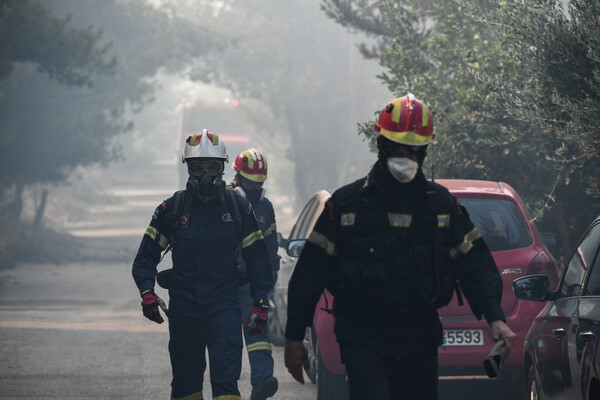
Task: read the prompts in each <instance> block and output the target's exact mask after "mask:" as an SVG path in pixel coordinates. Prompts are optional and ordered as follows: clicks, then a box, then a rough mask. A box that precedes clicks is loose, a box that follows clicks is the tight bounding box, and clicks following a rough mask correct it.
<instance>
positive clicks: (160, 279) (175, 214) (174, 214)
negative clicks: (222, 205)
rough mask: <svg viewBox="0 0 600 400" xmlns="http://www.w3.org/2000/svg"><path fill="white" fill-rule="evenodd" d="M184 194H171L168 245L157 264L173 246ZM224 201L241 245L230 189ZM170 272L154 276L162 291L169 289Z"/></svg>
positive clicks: (239, 218)
mask: <svg viewBox="0 0 600 400" xmlns="http://www.w3.org/2000/svg"><path fill="white" fill-rule="evenodd" d="M185 193H186V191H185V190H179V191H177V192H175V193H174V194H173V198H174V202H173V208H172V209H171V210H167V213H166V214H165V217H164V218H165V224H164V225H165V229H166V232H165V233H167V234H168V236H167V235H165V236H167V237H168V238H169V245H168V246H167V248H166V249H165V251H164V252H163V254H162V256H161V257H160V260H159V261H158V263H159V264H160V262H161V261H162V260H163V258H165V255H167V253H168V252H169V251H171V250H172V249H173V246H175V229H176V228H177V225H178V224H179V220H180V219H181V216H182V214H183V206H184V204H185ZM225 200H226V201H227V205H228V208H229V209H230V210H232V211H233V215H232V216H231V217H232V218H233V223H234V225H235V231H236V234H237V238H238V242H239V243H240V244H241V242H242V214H240V206H239V204H238V201H237V199H236V194H235V192H234V191H233V190H232V189H229V188H227V189H225ZM172 272H173V268H168V269H165V270H163V271H160V272H159V273H158V275H156V282H157V283H158V286H160V287H161V288H163V289H169V286H170V283H171V273H172Z"/></svg>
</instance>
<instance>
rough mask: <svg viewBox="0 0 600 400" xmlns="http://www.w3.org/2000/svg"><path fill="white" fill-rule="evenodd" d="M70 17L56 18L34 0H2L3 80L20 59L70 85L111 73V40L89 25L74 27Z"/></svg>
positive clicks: (0, 55) (0, 67) (0, 57)
mask: <svg viewBox="0 0 600 400" xmlns="http://www.w3.org/2000/svg"><path fill="white" fill-rule="evenodd" d="M70 23H71V19H70V18H64V19H60V18H56V17H53V16H52V14H51V12H50V11H49V10H48V9H46V8H44V7H43V6H42V5H41V4H40V3H39V2H37V1H35V0H3V1H2V2H1V3H0V26H1V27H2V28H1V29H0V60H1V61H0V80H1V79H3V78H4V77H5V76H6V75H8V73H10V71H12V70H13V68H14V64H15V63H17V62H31V63H34V64H36V66H37V67H38V69H39V70H40V71H42V72H45V73H47V74H48V75H49V76H50V77H52V78H54V79H56V80H58V81H60V82H64V83H67V84H70V85H78V86H81V85H84V84H87V85H90V84H91V82H92V75H94V74H96V73H105V74H106V73H108V74H110V73H112V72H113V71H114V68H115V66H116V59H115V58H114V57H113V58H111V59H109V60H105V58H106V55H107V52H108V50H109V48H110V43H106V44H101V38H102V32H101V31H99V30H96V29H94V28H93V27H92V26H88V27H87V28H84V29H74V28H73V27H71V26H70Z"/></svg>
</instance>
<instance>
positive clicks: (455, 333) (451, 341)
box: [442, 329, 483, 346]
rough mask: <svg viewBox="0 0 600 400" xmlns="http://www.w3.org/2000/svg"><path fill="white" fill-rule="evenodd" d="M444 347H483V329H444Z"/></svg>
mask: <svg viewBox="0 0 600 400" xmlns="http://www.w3.org/2000/svg"><path fill="white" fill-rule="evenodd" d="M442 346H483V329H444V343H443V344H442Z"/></svg>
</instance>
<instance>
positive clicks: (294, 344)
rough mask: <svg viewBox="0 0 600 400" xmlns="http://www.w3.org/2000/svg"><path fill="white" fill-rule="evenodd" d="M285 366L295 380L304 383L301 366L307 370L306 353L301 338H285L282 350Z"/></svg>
mask: <svg viewBox="0 0 600 400" xmlns="http://www.w3.org/2000/svg"><path fill="white" fill-rule="evenodd" d="M283 357H284V360H285V366H286V367H287V369H288V371H289V373H290V374H292V376H293V377H294V379H295V380H297V381H298V382H300V383H302V384H304V375H303V374H302V368H304V370H305V371H308V370H309V365H308V354H307V353H306V348H305V347H304V343H302V340H292V339H286V340H285V350H284V356H283Z"/></svg>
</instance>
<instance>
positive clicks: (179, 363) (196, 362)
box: [132, 129, 273, 400]
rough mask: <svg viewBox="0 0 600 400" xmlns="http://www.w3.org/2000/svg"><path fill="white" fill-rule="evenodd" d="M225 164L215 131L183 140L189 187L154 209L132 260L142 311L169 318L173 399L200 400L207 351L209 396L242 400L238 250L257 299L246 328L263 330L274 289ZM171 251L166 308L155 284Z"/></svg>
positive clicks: (250, 216) (261, 245) (247, 210)
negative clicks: (228, 180)
mask: <svg viewBox="0 0 600 400" xmlns="http://www.w3.org/2000/svg"><path fill="white" fill-rule="evenodd" d="M227 161H228V157H227V153H226V149H225V144H224V143H223V141H222V140H221V138H220V137H219V136H218V135H216V134H214V133H211V132H209V131H208V130H206V129H204V130H203V131H202V132H201V133H197V134H194V135H191V136H190V137H188V138H187V140H186V143H185V149H184V154H183V162H184V163H186V164H187V167H188V173H189V179H188V182H187V186H186V190H185V191H179V192H177V193H175V195H174V196H172V197H170V198H168V199H167V200H165V201H164V202H162V203H161V204H160V205H159V206H158V207H157V208H156V210H155V211H154V215H153V216H152V220H151V221H150V225H149V226H148V229H147V230H146V233H145V234H144V236H143V239H142V242H141V244H140V248H139V250H138V253H137V255H136V257H135V260H134V262H133V270H132V273H133V278H134V280H135V283H136V285H137V287H138V289H139V291H140V294H141V296H142V304H141V305H142V309H143V313H144V316H145V317H146V318H148V319H150V320H152V321H154V322H156V323H159V324H160V323H162V322H164V320H163V317H162V316H161V314H160V309H162V311H163V312H164V313H165V315H167V316H168V322H169V335H170V337H169V354H170V357H171V367H172V371H173V378H172V381H171V398H172V399H186V400H201V399H202V398H203V395H202V388H203V381H204V372H205V370H206V357H205V352H206V350H208V355H209V363H210V383H211V387H212V394H213V398H214V399H228V400H234V399H240V392H239V390H238V380H239V378H240V374H241V367H242V348H243V342H242V333H241V332H240V319H241V318H242V316H241V314H240V312H241V311H240V303H239V297H238V291H237V290H238V287H237V284H238V274H237V268H236V265H237V258H236V254H238V251H239V252H240V254H241V257H242V258H243V260H245V265H246V271H247V274H248V276H249V277H250V282H251V283H250V287H249V289H248V290H249V292H250V293H251V296H252V298H253V300H254V301H253V303H254V307H252V308H251V309H249V310H247V314H246V316H247V317H248V321H249V323H248V325H247V327H246V329H248V330H250V331H251V332H252V333H253V334H259V333H260V332H262V330H263V329H264V328H265V327H266V319H267V311H268V300H267V294H268V291H269V290H270V288H271V287H272V286H273V276H272V271H271V261H270V259H269V253H268V251H267V247H266V245H265V240H264V238H263V235H262V232H261V230H260V228H259V227H258V225H257V223H256V219H255V218H254V213H253V212H252V206H251V205H250V203H249V202H248V200H246V199H245V198H243V197H242V196H239V195H237V194H236V193H235V192H233V191H231V190H227V189H226V187H225V182H224V181H223V180H222V177H223V171H224V164H225V162H227ZM170 248H172V260H173V268H172V270H170V275H169V279H168V289H169V300H170V301H169V307H168V309H167V306H166V304H165V302H164V301H162V299H160V297H158V295H157V294H156V293H155V292H154V285H155V280H156V276H157V268H156V266H157V264H158V263H159V261H160V259H161V254H162V253H163V252H164V251H166V250H167V251H168V249H170ZM161 273H162V272H161ZM159 282H161V281H159ZM163 282H164V281H163ZM161 286H163V285H161Z"/></svg>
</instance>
